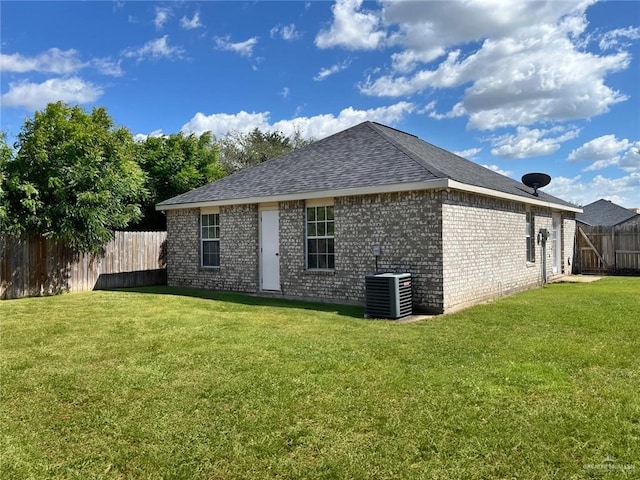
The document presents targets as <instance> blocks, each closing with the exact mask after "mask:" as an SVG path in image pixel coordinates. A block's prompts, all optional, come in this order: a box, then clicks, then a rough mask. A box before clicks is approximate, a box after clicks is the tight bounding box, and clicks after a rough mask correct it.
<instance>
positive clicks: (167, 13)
mask: <svg viewBox="0 0 640 480" xmlns="http://www.w3.org/2000/svg"><path fill="white" fill-rule="evenodd" d="M172 15H173V12H172V11H171V9H170V8H167V7H156V17H155V18H154V20H153V23H154V24H155V26H156V29H157V30H162V28H163V27H164V25H165V24H166V23H167V22H168V21H169V18H171V16H172Z"/></svg>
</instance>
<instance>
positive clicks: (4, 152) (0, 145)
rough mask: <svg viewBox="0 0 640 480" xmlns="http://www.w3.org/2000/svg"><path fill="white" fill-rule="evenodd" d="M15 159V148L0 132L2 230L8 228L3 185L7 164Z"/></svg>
mask: <svg viewBox="0 0 640 480" xmlns="http://www.w3.org/2000/svg"><path fill="white" fill-rule="evenodd" d="M12 159H13V149H12V148H11V147H10V146H9V145H8V144H7V137H6V135H5V133H4V132H0V232H4V231H7V230H8V225H7V205H6V197H7V196H6V192H5V188H6V187H3V185H4V184H5V182H6V177H7V165H8V164H9V162H10V161H11V160H12Z"/></svg>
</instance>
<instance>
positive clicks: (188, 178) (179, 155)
mask: <svg viewBox="0 0 640 480" xmlns="http://www.w3.org/2000/svg"><path fill="white" fill-rule="evenodd" d="M218 152H219V150H218V145H217V144H216V143H215V142H214V138H213V135H212V134H211V133H210V132H206V133H204V134H202V135H200V136H197V135H195V134H191V135H184V134H182V133H175V134H172V135H164V136H161V137H148V138H147V139H146V140H145V141H144V142H141V143H139V144H138V163H139V164H140V166H141V167H142V169H143V170H144V171H145V172H146V174H147V188H148V190H149V197H148V199H147V201H146V202H145V204H144V217H143V219H142V220H141V221H140V222H139V223H138V224H137V225H135V226H134V227H133V228H134V229H138V230H165V229H166V217H165V216H164V214H163V213H162V212H157V211H156V210H155V205H156V203H158V202H161V201H163V200H166V199H168V198H171V197H174V196H176V195H179V194H181V193H184V192H188V191H189V190H192V189H194V188H197V187H200V186H202V185H206V184H207V183H210V182H213V181H214V180H218V179H219V178H222V177H224V176H225V174H226V172H225V170H224V168H223V167H222V166H221V165H220V163H219V153H218Z"/></svg>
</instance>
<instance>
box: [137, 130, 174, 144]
mask: <svg viewBox="0 0 640 480" xmlns="http://www.w3.org/2000/svg"><path fill="white" fill-rule="evenodd" d="M165 136H166V135H165V133H164V132H163V131H162V129H158V130H154V131H153V132H151V133H148V134H146V133H136V134H135V135H134V136H133V140H134V141H135V142H138V143H142V142H144V141H145V140H146V139H147V138H157V137H165Z"/></svg>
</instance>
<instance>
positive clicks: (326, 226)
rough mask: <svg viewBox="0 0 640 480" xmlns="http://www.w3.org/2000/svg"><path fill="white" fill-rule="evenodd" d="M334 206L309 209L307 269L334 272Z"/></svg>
mask: <svg viewBox="0 0 640 480" xmlns="http://www.w3.org/2000/svg"><path fill="white" fill-rule="evenodd" d="M333 231H334V222H333V205H322V206H317V207H316V206H313V207H307V268H308V269H309V270H333V269H334V268H335V254H334V250H333Z"/></svg>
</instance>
